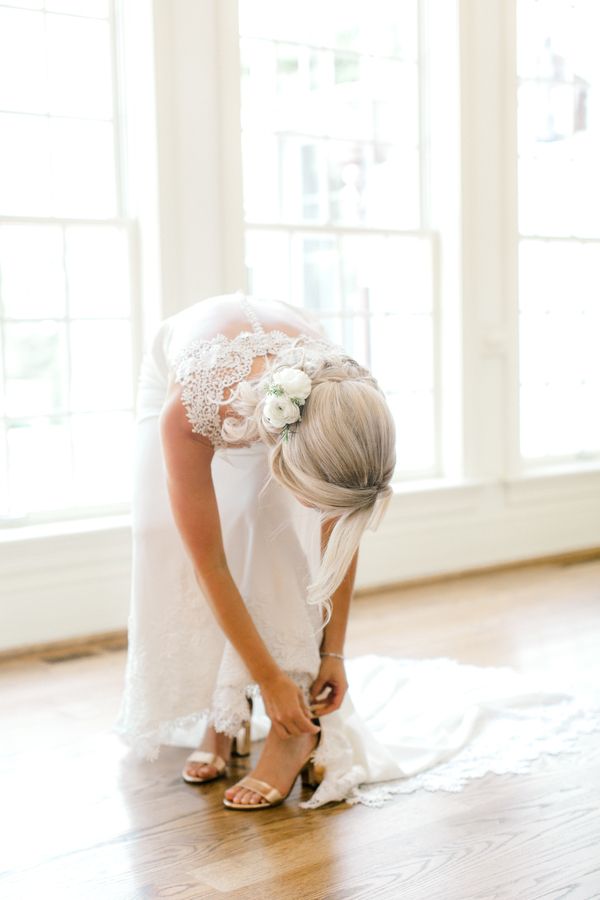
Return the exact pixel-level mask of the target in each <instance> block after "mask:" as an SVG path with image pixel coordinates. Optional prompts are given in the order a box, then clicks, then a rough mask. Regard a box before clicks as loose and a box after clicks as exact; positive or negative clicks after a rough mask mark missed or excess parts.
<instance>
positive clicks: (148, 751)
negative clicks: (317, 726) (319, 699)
mask: <svg viewBox="0 0 600 900" xmlns="http://www.w3.org/2000/svg"><path fill="white" fill-rule="evenodd" d="M286 675H288V676H289V677H290V678H291V679H292V680H293V681H294V682H295V683H296V684H297V685H298V686H299V687H300V688H301V690H302V692H303V695H304V700H305V702H306V703H307V705H308V703H309V702H310V697H309V691H310V685H311V684H312V682H313V681H314V678H313V677H312V676H311V675H310V674H309V673H307V672H296V671H286ZM260 696H261V693H260V687H259V685H258V684H256V683H250V684H247V685H246V686H245V687H242V686H239V685H220V686H219V687H218V688H216V690H215V692H214V694H213V696H212V698H211V703H210V705H208V706H205V707H203V708H201V709H197V710H194V712H191V713H189V714H187V715H185V716H179V717H177V718H174V719H166V720H163V721H161V722H155V723H153V724H152V725H151V726H148V727H147V729H146V730H144V731H138V732H135V731H132V730H131V729H127V728H125V727H122V726H121V725H119V724H115V725H113V728H112V731H113V733H115V734H118V735H119V736H120V738H121V740H122V741H123V742H124V743H125V744H127V746H129V747H130V748H131V749H132V750H133V752H134V753H135V754H136V756H138V757H139V758H141V759H144V760H146V761H147V762H154V761H155V760H157V759H158V757H159V755H160V748H161V745H163V744H169V743H171V742H172V741H173V740H174V738H175V736H176V735H177V733H178V732H179V733H180V734H181V732H182V731H192V730H194V729H196V728H198V727H199V726H200V724H201V723H202V722H203V721H204V722H205V723H206V724H207V725H213V726H214V728H215V730H216V731H219V732H223V733H224V734H227V735H229V737H235V735H236V734H237V733H238V732H239V730H240V728H241V727H242V723H243V722H244V721H245V720H246V719H247V718H248V713H249V710H248V701H247V698H248V697H251V698H252V699H256V698H257V697H260Z"/></svg>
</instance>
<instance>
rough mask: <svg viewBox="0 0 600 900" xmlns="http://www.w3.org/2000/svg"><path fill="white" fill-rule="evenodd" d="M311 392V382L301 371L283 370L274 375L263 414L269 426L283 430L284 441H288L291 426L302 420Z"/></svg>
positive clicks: (268, 389) (267, 392) (267, 391)
mask: <svg viewBox="0 0 600 900" xmlns="http://www.w3.org/2000/svg"><path fill="white" fill-rule="evenodd" d="M311 390H312V384H311V380H310V378H309V377H308V375H307V374H306V372H303V371H302V370H301V369H294V368H283V369H280V370H279V371H278V372H276V373H275V374H274V375H272V377H271V384H270V385H269V387H268V388H267V390H266V399H265V403H264V406H263V413H262V414H263V419H264V421H265V422H266V423H267V424H269V425H271V426H272V427H274V428H280V429H281V434H282V437H283V440H284V441H287V440H288V436H289V429H290V425H293V424H294V422H299V421H300V420H301V418H302V407H303V406H304V403H305V402H306V398H307V397H308V395H309V394H310V392H311Z"/></svg>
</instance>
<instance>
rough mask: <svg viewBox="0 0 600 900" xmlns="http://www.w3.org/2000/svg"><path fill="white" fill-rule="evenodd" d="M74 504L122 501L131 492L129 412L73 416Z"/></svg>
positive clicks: (131, 433) (125, 499)
mask: <svg viewBox="0 0 600 900" xmlns="http://www.w3.org/2000/svg"><path fill="white" fill-rule="evenodd" d="M72 429H73V451H74V503H75V504H76V505H77V506H88V505H89V506H95V505H98V506H104V505H106V504H107V503H123V502H125V501H127V500H129V498H130V494H131V470H132V437H133V418H132V415H131V414H130V413H106V414H100V415H98V414H96V415H79V416H73V419H72Z"/></svg>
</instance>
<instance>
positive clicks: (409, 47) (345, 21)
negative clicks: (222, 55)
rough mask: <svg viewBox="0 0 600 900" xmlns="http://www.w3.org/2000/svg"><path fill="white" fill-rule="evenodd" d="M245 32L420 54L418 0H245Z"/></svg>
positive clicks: (408, 55)
mask: <svg viewBox="0 0 600 900" xmlns="http://www.w3.org/2000/svg"><path fill="white" fill-rule="evenodd" d="M239 11H240V33H241V34H243V35H244V36H247V37H251V36H254V37H268V38H276V39H277V40H280V41H294V42H296V43H299V44H314V45H316V46H323V47H335V48H339V49H340V50H360V51H362V52H364V53H373V54H377V55H381V56H396V57H404V58H412V59H414V58H415V57H416V55H417V4H416V2H415V0H403V2H402V3H398V2H397V0H371V2H369V3H364V0H327V3H322V2H317V0H305V2H304V3H282V2H281V0H240V3H239Z"/></svg>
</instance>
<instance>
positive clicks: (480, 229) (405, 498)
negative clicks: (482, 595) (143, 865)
mask: <svg viewBox="0 0 600 900" xmlns="http://www.w3.org/2000/svg"><path fill="white" fill-rule="evenodd" d="M427 8H429V11H430V16H431V18H430V21H431V22H432V24H433V26H434V27H433V28H432V31H431V34H432V39H433V40H434V41H435V42H436V43H437V48H436V53H435V55H434V58H433V61H432V66H431V71H430V72H429V74H428V77H430V78H431V79H432V88H433V89H432V102H433V104H434V106H435V109H434V110H432V112H433V115H432V123H433V124H432V133H431V147H432V153H433V157H432V166H431V172H432V180H431V184H430V186H429V187H430V188H431V196H432V198H433V200H434V202H433V203H432V208H431V218H432V226H433V227H435V228H436V229H437V230H438V231H439V232H440V234H441V246H442V248H443V252H442V254H441V259H440V271H439V277H440V290H441V293H442V298H443V306H442V309H443V315H442V322H441V339H442V341H443V353H442V385H441V387H442V390H443V391H444V392H445V398H444V417H443V421H442V429H443V431H444V432H445V433H446V434H447V435H454V438H453V440H452V441H448V440H447V441H445V443H444V459H445V462H446V468H447V471H448V473H449V478H448V479H447V480H446V481H445V482H443V483H439V482H432V483H429V484H423V483H421V484H403V485H399V486H398V491H397V495H396V497H395V498H394V500H393V502H392V504H391V506H390V509H389V512H388V515H387V517H386V519H385V521H384V522H383V523H382V525H381V526H380V528H379V530H378V532H377V533H376V534H372V533H367V535H366V537H365V539H364V542H363V547H362V550H361V556H360V565H359V571H358V577H357V584H358V586H359V587H367V586H375V585H382V584H389V583H392V582H394V581H399V580H403V579H409V578H416V577H422V576H427V575H433V574H441V573H444V572H447V573H450V572H456V571H460V570H464V569H470V568H477V567H481V566H486V565H490V564H496V563H503V562H509V561H516V560H523V559H527V558H528V557H532V556H542V555H546V554H552V553H558V552H564V551H569V550H574V549H579V548H587V547H594V546H598V545H600V469H599V467H598V466H595V465H593V464H588V465H586V466H579V467H574V468H571V469H569V468H563V469H562V470H560V471H555V472H545V473H525V472H523V471H522V470H520V469H519V466H518V465H517V460H516V441H517V433H516V409H517V407H516V399H517V398H516V393H517V388H518V381H517V378H516V375H515V373H516V364H515V361H516V351H517V344H516V321H515V311H516V303H515V296H516V294H515V291H516V276H515V272H516V261H515V254H516V213H515V208H514V202H513V197H514V178H515V174H514V166H513V165H512V162H511V160H512V159H513V156H512V147H513V146H514V139H515V131H514V127H515V126H514V122H515V98H514V84H513V83H512V82H511V78H510V77H509V74H508V73H510V70H511V68H510V64H511V59H512V58H513V56H514V4H513V2H512V0H510V2H509V0H486V3H485V4H482V3H480V2H479V0H459V2H458V9H459V13H460V15H459V39H460V42H459V44H460V48H461V56H460V67H459V66H458V60H457V58H456V52H457V51H456V49H454V44H453V41H452V31H453V28H454V27H455V18H454V3H453V2H452V0H429V2H428V3H426V5H425V11H426V12H427ZM126 12H127V18H126V22H125V31H126V34H125V40H126V41H130V42H132V46H133V49H134V51H135V52H129V53H128V54H127V55H126V59H127V67H128V69H127V73H126V74H127V79H128V83H129V87H130V94H131V95H132V96H134V97H136V103H135V106H134V107H133V108H130V115H129V119H130V122H131V126H132V127H131V134H130V152H129V169H130V176H131V178H130V181H131V182H132V183H133V184H134V185H135V190H134V198H133V202H132V206H133V209H134V212H135V215H136V218H137V219H138V228H139V248H140V259H139V283H140V286H141V290H142V293H143V296H144V308H143V318H144V331H143V333H144V335H146V336H147V335H148V333H150V331H151V330H152V328H153V327H154V326H155V324H156V322H157V321H158V320H159V318H160V317H162V316H165V315H169V314H171V313H172V312H175V311H177V310H179V309H182V308H184V307H185V306H187V305H189V304H190V303H191V302H193V301H195V300H197V299H199V298H202V297H206V296H210V295H211V294H217V293H222V292H225V291H230V290H234V289H236V288H237V287H241V286H242V284H243V266H242V264H241V252H240V249H241V241H242V220H241V182H240V178H239V145H238V142H237V134H238V131H237V121H238V119H237V114H238V110H237V105H236V104H237V103H239V89H238V86H237V85H238V73H237V71H236V68H235V43H236V32H235V5H234V2H233V0H155V2H154V19H153V17H152V15H151V14H150V10H149V7H148V5H147V4H146V3H145V2H143V0H132V2H131V3H128V4H126ZM144 35H146V36H147V38H148V39H147V40H144ZM498 35H501V36H502V37H501V40H500V41H498ZM454 68H456V70H457V71H458V70H460V76H461V79H460V85H459V84H458V81H457V85H456V104H455V107H454V108H453V107H452V104H448V103H447V93H445V95H444V96H445V97H446V99H445V100H443V101H442V100H441V99H440V100H436V90H435V85H436V84H439V83H440V79H450V80H451V79H452V71H453V69H454ZM140 84H144V85H146V86H147V87H149V90H148V91H147V96H148V98H149V101H148V105H147V106H146V107H143V106H140V103H139V99H138V98H139V96H140V95H139V85H140ZM152 87H154V90H152ZM153 94H154V100H155V102H152V97H153ZM459 101H460V102H459ZM436 104H437V105H436ZM494 110H495V111H496V112H497V113H498V114H497V115H494ZM459 111H460V116H459ZM454 132H456V138H457V140H456V141H454V140H453V137H452V135H453V133H454ZM440 135H445V136H446V139H445V143H444V142H443V141H441V140H439V139H437V138H439V136H440ZM459 139H460V140H459ZM459 145H461V146H462V153H461V154H459V153H458V148H459ZM436 147H437V148H440V147H444V153H443V155H440V153H439V150H438V151H437V152H436V149H435V148H436ZM460 209H462V216H461V217H459V210H460ZM461 359H462V362H463V365H464V377H463V378H462V379H461V378H460V377H458V375H457V373H459V371H460V366H459V365H458V362H459V361H460V360H461ZM461 420H462V421H463V422H464V427H463V429H462V433H461V430H460V429H457V428H456V427H455V424H456V422H457V421H461ZM463 457H464V467H463V465H462V459H463ZM129 571H130V535H129V528H128V519H127V517H121V518H119V519H112V520H103V521H96V522H95V521H87V522H82V523H57V524H56V525H53V526H51V527H43V526H37V527H31V528H28V529H21V530H14V531H13V532H12V533H10V532H7V533H5V534H4V535H0V574H1V576H2V578H1V583H0V649H6V648H10V647H19V646H22V645H28V644H34V643H38V642H44V641H52V640H61V639H65V638H69V637H76V636H83V635H88V634H92V633H95V632H102V631H110V630H114V629H120V628H125V627H126V625H127V613H128V604H129Z"/></svg>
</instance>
